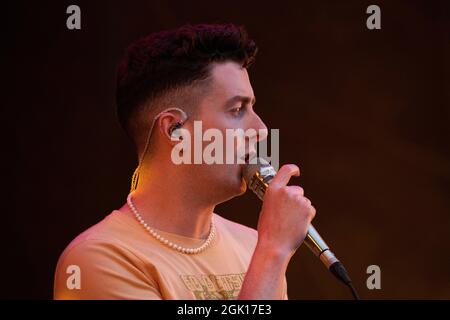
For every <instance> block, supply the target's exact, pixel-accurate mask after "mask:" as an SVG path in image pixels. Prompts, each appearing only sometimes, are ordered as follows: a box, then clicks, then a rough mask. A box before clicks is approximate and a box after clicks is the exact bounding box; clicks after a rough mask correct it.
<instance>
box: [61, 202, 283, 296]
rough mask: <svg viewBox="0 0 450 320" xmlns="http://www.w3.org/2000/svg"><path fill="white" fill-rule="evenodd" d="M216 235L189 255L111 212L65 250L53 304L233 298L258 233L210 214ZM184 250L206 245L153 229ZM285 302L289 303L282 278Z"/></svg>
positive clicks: (199, 240) (125, 215) (117, 212)
mask: <svg viewBox="0 0 450 320" xmlns="http://www.w3.org/2000/svg"><path fill="white" fill-rule="evenodd" d="M213 220H214V223H215V225H216V236H215V238H214V240H213V241H212V243H211V245H210V247H208V248H207V249H206V250H205V251H203V252H201V253H199V254H194V255H187V254H183V253H180V252H178V251H175V250H174V249H172V248H169V247H167V246H165V245H163V244H162V243H161V242H159V241H158V240H156V239H155V238H153V237H152V236H151V235H150V234H149V233H148V231H147V230H145V229H144V228H143V227H142V226H141V225H140V224H139V222H138V221H137V220H136V219H135V218H134V217H133V216H131V215H128V214H125V213H122V212H121V211H118V210H114V211H113V212H112V213H111V214H109V215H108V216H107V217H105V218H104V219H103V220H102V221H101V222H99V223H97V224H96V225H94V226H93V227H91V228H89V229H88V230H86V231H85V232H83V233H82V234H80V235H79V236H78V237H77V238H75V239H74V240H73V241H72V242H71V243H70V244H69V246H68V247H67V248H66V249H65V250H64V252H63V253H62V255H61V257H60V258H59V261H58V265H57V267H56V273H55V283H54V298H55V299H176V300H178V299H236V298H237V296H238V294H239V291H240V289H241V286H242V282H243V280H244V277H245V273H246V271H247V269H248V266H249V263H250V260H251V258H252V254H253V251H254V249H255V246H256V242H257V237H258V234H257V231H256V230H254V229H251V228H248V227H246V226H243V225H241V224H238V223H235V222H232V221H230V220H227V219H225V218H223V217H221V216H219V215H217V214H214V215H213ZM157 231H158V233H159V234H161V235H162V236H163V237H165V238H166V239H169V240H170V241H172V242H174V243H176V244H179V245H182V246H184V247H198V246H200V245H201V244H202V243H203V241H204V240H201V239H195V238H188V237H184V236H180V235H176V234H173V233H168V232H163V231H159V230H157ZM280 298H283V299H287V284H286V278H285V279H284V294H283V297H280Z"/></svg>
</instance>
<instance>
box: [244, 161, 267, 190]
mask: <svg viewBox="0 0 450 320" xmlns="http://www.w3.org/2000/svg"><path fill="white" fill-rule="evenodd" d="M250 162H251V163H248V164H247V165H246V166H245V167H244V170H243V176H244V179H245V182H246V183H247V184H249V183H250V181H251V179H252V177H253V176H254V175H255V174H256V173H257V172H259V173H260V174H262V175H265V174H267V173H266V172H267V171H269V173H270V174H271V175H275V170H274V169H273V168H272V166H271V165H270V163H269V162H268V161H267V160H266V159H264V158H256V161H255V159H253V160H251V161H250ZM252 162H255V163H252Z"/></svg>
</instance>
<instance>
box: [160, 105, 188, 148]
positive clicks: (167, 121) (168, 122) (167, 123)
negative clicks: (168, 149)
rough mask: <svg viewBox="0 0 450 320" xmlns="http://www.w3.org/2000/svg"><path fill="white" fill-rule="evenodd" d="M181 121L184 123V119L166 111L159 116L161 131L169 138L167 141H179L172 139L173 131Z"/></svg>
mask: <svg viewBox="0 0 450 320" xmlns="http://www.w3.org/2000/svg"><path fill="white" fill-rule="evenodd" d="M179 123H183V120H182V119H181V118H180V117H178V116H175V115H174V114H172V113H170V112H165V113H163V114H161V116H160V117H159V118H158V128H159V132H160V134H161V135H162V136H163V137H165V138H167V141H169V143H170V144H173V145H174V144H177V143H178V142H177V141H173V140H172V132H173V131H174V130H175V129H176V127H177V124H179Z"/></svg>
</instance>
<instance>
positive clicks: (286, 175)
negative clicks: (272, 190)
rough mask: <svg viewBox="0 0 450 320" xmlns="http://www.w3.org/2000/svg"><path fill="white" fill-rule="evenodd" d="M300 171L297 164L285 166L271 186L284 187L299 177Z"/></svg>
mask: <svg viewBox="0 0 450 320" xmlns="http://www.w3.org/2000/svg"><path fill="white" fill-rule="evenodd" d="M299 175H300V169H299V168H298V167H297V166H296V165H295V164H285V165H284V166H282V167H281V168H280V170H279V171H278V173H277V174H276V175H275V177H274V178H273V179H272V181H271V182H270V185H274V186H276V187H284V186H286V185H287V184H288V182H289V180H290V179H291V177H292V176H299Z"/></svg>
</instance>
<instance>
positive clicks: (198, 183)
mask: <svg viewBox="0 0 450 320" xmlns="http://www.w3.org/2000/svg"><path fill="white" fill-rule="evenodd" d="M256 51H257V48H256V45H255V43H254V42H253V41H252V40H251V39H249V38H248V36H247V33H246V32H245V30H244V29H243V28H242V27H236V26H234V25H195V26H190V25H188V26H184V27H181V28H179V29H177V30H173V31H166V32H160V33H156V34H151V35H149V36H147V37H145V38H143V39H141V40H138V41H137V42H135V43H134V44H132V45H131V46H130V47H129V48H128V50H127V53H126V55H125V57H124V59H123V61H122V63H121V64H120V66H119V72H118V82H117V106H118V116H119V120H120V122H121V124H122V126H123V128H124V129H125V131H126V132H127V134H128V135H129V136H130V138H131V139H132V141H133V142H134V144H135V146H136V151H137V155H138V158H139V159H140V161H139V166H138V169H137V171H136V173H135V175H134V176H133V186H132V192H131V193H130V195H129V196H128V200H127V203H126V204H124V205H123V206H122V207H121V208H120V209H118V210H114V211H113V212H112V213H111V214H109V215H108V216H107V217H106V218H105V219H104V220H102V221H101V222H99V223H98V224H96V225H95V226H93V227H91V228H90V229H88V230H87V231H85V232H83V233H82V234H81V235H79V236H78V237H77V238H76V239H75V240H73V241H72V242H71V244H70V245H69V246H68V247H67V248H66V250H65V251H64V252H63V254H62V255H61V257H60V259H59V262H58V265H57V269H56V274H55V286H54V298H55V299H287V284H286V279H285V272H286V268H287V265H288V263H289V261H290V259H291V257H292V255H293V254H294V252H295V251H296V249H297V248H298V247H299V246H300V244H301V243H302V241H303V239H304V238H305V236H306V233H307V228H308V226H309V224H310V222H311V220H312V219H313V218H314V215H315V209H314V208H313V207H312V205H311V202H310V201H309V200H308V199H307V198H305V197H304V195H303V190H302V188H300V187H298V186H287V183H288V182H289V179H290V177H291V176H293V175H297V176H298V175H299V169H298V167H297V166H295V165H285V166H283V167H282V168H281V169H280V170H279V172H278V174H277V175H276V177H275V178H274V179H273V181H272V183H271V184H270V186H269V188H268V190H267V192H266V195H265V199H264V203H263V206H262V209H261V213H260V217H259V221H258V227H257V229H258V230H257V231H256V230H254V229H251V228H248V227H246V226H243V225H240V224H238V223H235V222H232V221H229V220H227V219H225V218H223V217H221V216H219V215H217V214H216V213H214V208H215V206H216V205H217V204H219V203H222V202H224V201H227V200H229V199H231V198H233V197H235V196H238V195H241V194H242V193H244V192H245V190H246V184H245V181H244V180H243V178H242V169H243V165H242V164H238V163H233V164H219V163H215V164H206V163H202V164H188V163H182V164H175V163H174V161H173V150H174V148H175V147H176V145H177V144H179V143H180V140H182V139H191V138H192V137H189V136H183V134H182V133H181V136H179V135H174V133H179V132H180V131H182V130H181V129H180V128H182V129H183V130H185V131H186V132H191V133H192V132H193V130H194V121H201V123H202V128H203V130H207V129H210V128H215V129H218V130H220V131H221V132H224V133H225V131H226V129H243V130H247V129H254V130H256V131H258V130H259V129H267V128H266V126H265V125H264V123H263V122H262V121H261V119H260V118H259V117H258V115H257V114H256V113H255V111H254V110H253V104H254V102H255V96H254V93H253V89H252V86H251V84H250V81H249V77H248V73H247V67H249V66H250V64H251V63H252V62H253V60H254V58H255V55H256ZM177 129H180V130H177ZM256 138H257V140H261V139H264V138H265V137H264V136H257V137H256ZM183 152H188V153H192V152H193V150H181V153H183ZM227 152H230V150H226V148H225V150H224V153H227ZM245 152H246V158H247V160H248V159H249V157H251V156H253V155H254V149H252V146H249V147H248V148H247V149H246V150H245Z"/></svg>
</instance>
